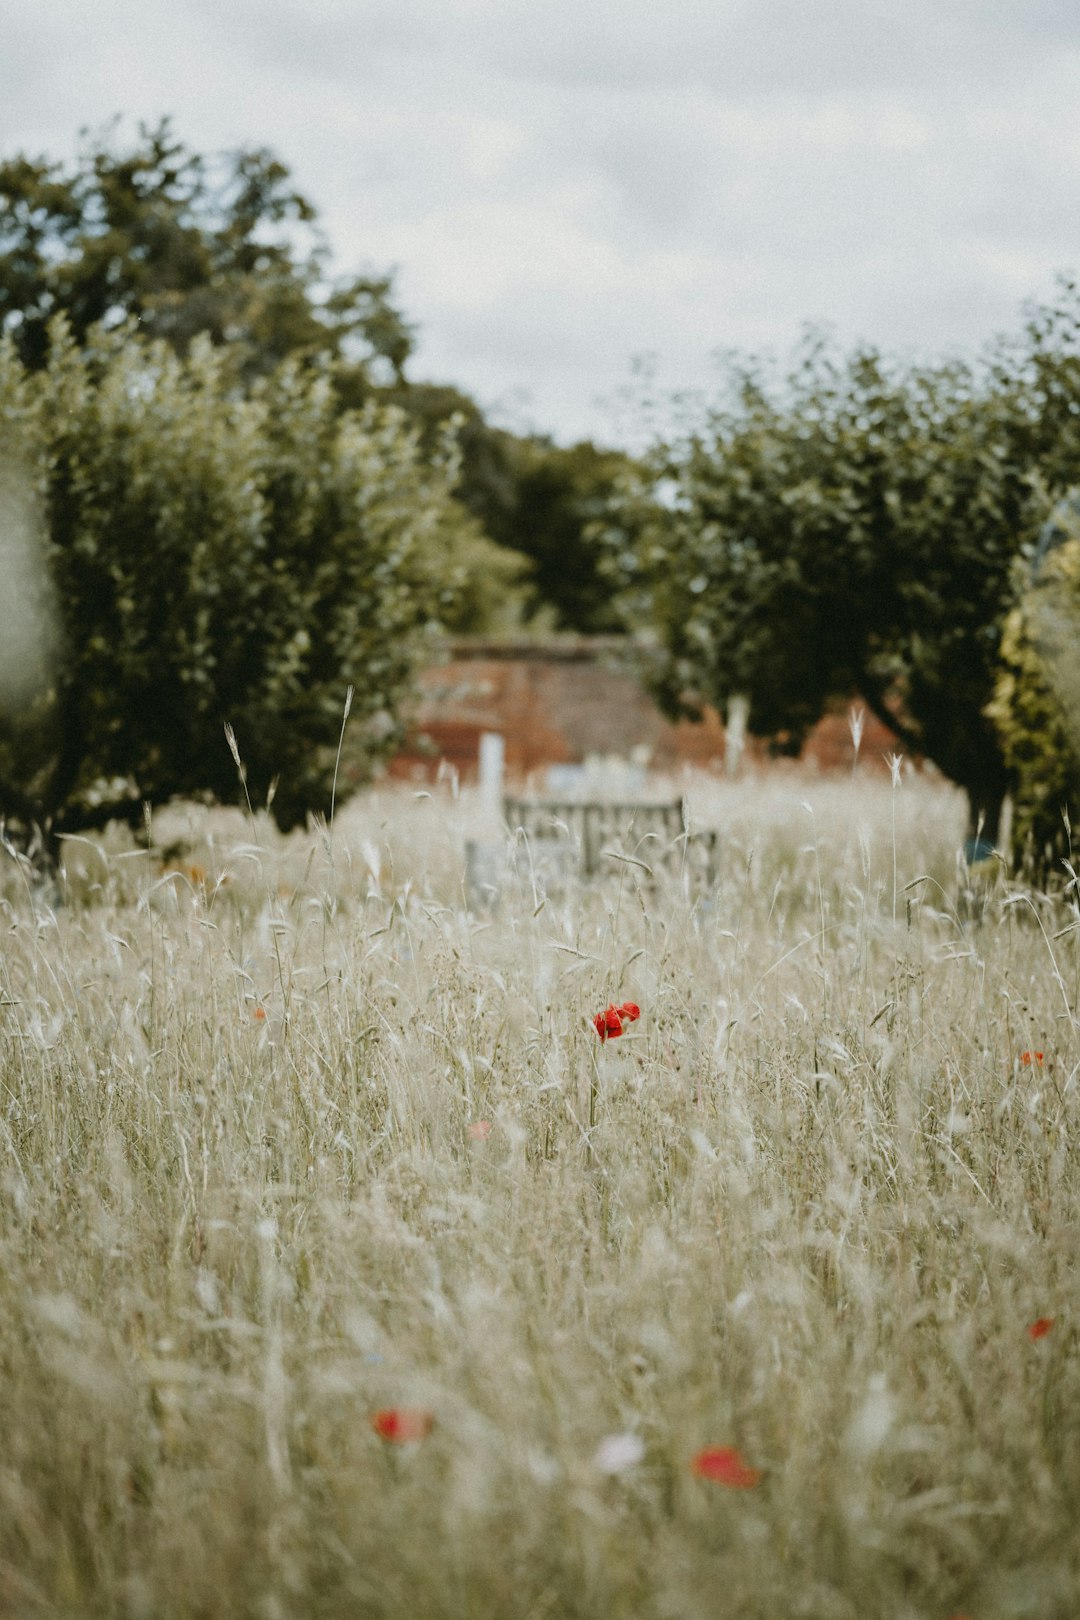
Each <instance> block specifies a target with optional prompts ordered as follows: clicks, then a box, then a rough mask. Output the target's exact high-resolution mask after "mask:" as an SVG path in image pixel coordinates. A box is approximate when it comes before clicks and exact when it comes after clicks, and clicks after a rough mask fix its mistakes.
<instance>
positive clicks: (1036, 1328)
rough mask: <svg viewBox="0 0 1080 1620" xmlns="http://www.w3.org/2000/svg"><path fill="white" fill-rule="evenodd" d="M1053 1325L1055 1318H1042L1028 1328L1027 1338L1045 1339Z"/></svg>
mask: <svg viewBox="0 0 1080 1620" xmlns="http://www.w3.org/2000/svg"><path fill="white" fill-rule="evenodd" d="M1053 1325H1054V1318H1053V1317H1052V1316H1040V1317H1039V1319H1038V1321H1037V1322H1032V1324H1031V1326H1030V1327H1029V1328H1028V1330H1027V1336H1028V1338H1029V1339H1045V1338H1046V1335H1047V1334H1048V1333H1049V1331H1050V1329H1051V1328H1052V1327H1053Z"/></svg>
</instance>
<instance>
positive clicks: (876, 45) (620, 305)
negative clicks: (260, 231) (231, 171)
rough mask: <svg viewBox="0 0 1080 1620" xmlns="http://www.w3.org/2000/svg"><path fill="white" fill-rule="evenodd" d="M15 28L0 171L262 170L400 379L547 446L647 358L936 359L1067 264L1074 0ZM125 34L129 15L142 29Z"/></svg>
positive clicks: (260, 17)
mask: <svg viewBox="0 0 1080 1620" xmlns="http://www.w3.org/2000/svg"><path fill="white" fill-rule="evenodd" d="M33 16H34V22H33V25H32V26H31V25H29V24H28V23H27V22H26V20H25V19H26V12H25V11H22V12H20V13H19V14H18V15H17V16H16V15H11V16H9V17H6V18H5V20H4V21H3V22H0V150H2V151H3V152H4V153H6V154H10V153H11V152H13V151H15V150H18V149H21V148H29V149H31V150H47V151H49V152H51V153H53V154H55V155H58V156H64V157H68V156H70V155H71V153H72V151H73V149H74V145H75V132H76V130H77V128H78V126H79V125H80V124H91V125H100V124H101V123H102V122H103V121H104V120H105V119H107V118H108V117H109V116H110V115H111V114H112V113H114V112H116V111H123V112H124V113H126V114H127V115H128V116H129V118H130V120H131V122H132V123H133V122H134V121H135V120H137V119H139V118H142V119H144V120H148V121H156V120H157V118H159V117H160V116H161V115H162V114H163V113H166V112H172V113H173V114H174V115H175V123H176V128H177V131H178V133H179V134H180V135H181V136H182V137H183V138H184V139H185V140H186V141H187V142H188V143H189V144H191V145H193V146H195V147H198V148H200V149H203V150H207V149H214V148H217V147H221V146H236V145H240V144H265V145H270V146H272V147H273V148H275V149H276V150H277V151H278V152H279V153H280V155H281V156H282V157H283V158H284V159H285V160H286V161H287V162H288V163H289V164H290V166H291V167H292V169H293V171H294V175H295V178H296V181H297V183H298V184H299V185H300V187H301V188H302V189H303V190H304V191H306V192H307V193H308V194H309V195H310V196H311V197H312V199H313V200H314V201H315V203H316V204H317V206H318V207H319V209H320V212H321V213H322V216H323V219H324V223H325V226H326V229H327V233H328V235H329V238H330V240H331V242H332V244H333V246H334V248H335V251H336V258H337V263H338V266H339V268H340V269H342V270H343V271H344V270H354V269H360V268H362V267H371V266H374V267H386V266H391V265H396V266H398V267H399V292H400V296H401V300H402V302H403V304H404V307H405V310H406V313H407V315H408V316H409V318H410V319H412V320H414V321H416V322H417V323H418V324H419V326H420V332H421V335H420V346H419V350H418V354H417V356H416V360H415V362H414V368H413V369H414V372H415V374H417V375H433V376H438V377H439V378H440V379H441V380H452V381H456V382H458V383H459V384H460V385H462V386H463V387H465V388H467V389H471V390H473V391H475V392H476V393H477V395H478V396H479V397H480V398H481V400H482V401H486V402H491V401H495V400H503V401H505V400H511V401H515V402H517V404H516V406H515V408H517V409H520V408H521V406H520V402H521V400H522V398H523V396H527V397H528V399H529V400H530V401H531V404H530V405H529V407H528V408H529V410H530V411H531V413H532V415H533V418H534V420H535V421H536V423H537V425H538V426H540V427H545V428H549V429H552V430H554V431H556V432H558V433H559V434H561V435H563V436H568V435H572V434H577V433H583V432H587V431H592V432H596V433H600V434H603V433H605V432H607V431H608V419H607V418H606V417H605V415H604V414H603V412H602V411H601V410H599V409H598V408H597V407H596V406H595V404H594V401H595V399H596V398H597V396H610V395H612V394H613V393H615V392H617V390H618V389H619V387H620V385H621V384H623V383H624V382H625V381H626V379H627V378H628V375H629V364H630V359H631V357H632V356H633V355H635V354H639V353H642V352H643V351H654V352H655V353H656V355H657V356H658V358H659V360H660V374H661V377H662V379H663V380H664V381H665V382H666V383H668V384H669V385H670V386H671V387H673V388H676V387H679V386H683V385H686V386H700V385H702V384H705V383H706V382H707V380H708V377H709V375H710V361H709V356H710V354H711V353H712V351H714V350H716V349H718V348H726V347H731V346H742V347H754V348H759V347H761V346H763V345H768V346H774V347H779V348H784V347H786V346H787V345H788V344H789V343H790V342H791V341H792V340H793V339H794V338H795V336H796V335H797V333H798V330H799V328H800V325H801V324H802V323H803V322H805V321H807V320H813V321H818V322H828V323H831V324H832V325H834V326H835V327H836V329H837V331H838V334H839V335H840V336H841V338H842V339H844V340H849V339H854V338H856V337H859V338H864V339H867V340H870V341H875V342H878V343H879V344H881V345H883V346H885V347H904V348H908V349H914V350H921V351H922V352H927V353H932V352H937V351H939V350H940V349H941V348H943V347H968V348H971V347H973V346H975V345H977V344H978V343H980V342H981V341H982V340H984V339H985V338H987V337H989V336H990V335H991V334H992V333H993V332H994V331H995V330H998V329H1000V328H1002V327H1003V326H1009V325H1015V323H1016V321H1017V319H1018V306H1019V303H1020V301H1021V300H1022V299H1023V298H1024V297H1026V296H1029V295H1043V296H1047V295H1049V293H1050V292H1051V289H1052V278H1053V275H1054V272H1055V271H1056V270H1058V269H1065V268H1069V267H1070V266H1072V265H1075V264H1076V261H1077V259H1078V258H1080V254H1078V252H1077V248H1076V245H1075V231H1074V223H1073V222H1074V220H1075V218H1076V214H1077V204H1078V200H1080V198H1078V193H1080V120H1078V119H1077V116H1076V109H1077V107H1080V8H1078V7H1076V5H1075V3H1074V0H951V3H950V4H949V5H944V6H943V5H941V4H940V0H911V3H909V4H908V5H906V6H903V7H899V6H896V5H894V4H893V3H892V0H888V3H886V0H816V3H815V4H814V5H813V6H808V5H806V4H805V3H802V0H671V3H670V4H669V5H668V6H666V7H657V6H656V5H655V4H653V3H652V0H592V3H591V4H590V5H589V6H587V7H583V6H581V5H580V3H579V0H573V3H571V0H548V3H547V4H545V5H540V4H538V3H536V0H455V4H454V5H452V6H450V5H447V4H445V3H444V0H305V3H304V4H302V5H301V4H300V3H299V0H231V3H230V4H229V5H228V6H220V5H219V4H217V0H170V3H168V4H166V3H165V0H142V3H141V4H140V5H139V7H138V8H137V11H136V8H134V7H133V6H132V5H131V4H130V0H95V5H94V6H93V7H92V8H89V7H86V6H85V5H84V4H83V3H82V0H57V3H49V0H46V3H44V4H42V5H40V6H38V7H35V8H34V13H33ZM136 18H137V21H135V20H133V19H136Z"/></svg>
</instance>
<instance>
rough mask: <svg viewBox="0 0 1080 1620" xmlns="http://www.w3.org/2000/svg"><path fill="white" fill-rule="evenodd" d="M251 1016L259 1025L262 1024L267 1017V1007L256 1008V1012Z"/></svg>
mask: <svg viewBox="0 0 1080 1620" xmlns="http://www.w3.org/2000/svg"><path fill="white" fill-rule="evenodd" d="M251 1016H252V1018H254V1019H255V1020H256V1021H257V1022H258V1023H260V1024H261V1023H262V1022H263V1020H264V1019H265V1017H266V1008H265V1007H256V1008H255V1011H254V1012H253V1013H252V1015H251Z"/></svg>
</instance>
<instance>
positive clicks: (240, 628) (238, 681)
mask: <svg viewBox="0 0 1080 1620" xmlns="http://www.w3.org/2000/svg"><path fill="white" fill-rule="evenodd" d="M47 352H48V357H47V361H46V363H45V365H44V367H42V368H41V369H38V370H31V369H30V368H28V367H27V366H26V364H25V363H24V362H23V360H22V359H21V358H20V356H19V353H18V350H17V345H16V342H15V340H14V338H13V337H12V336H10V335H9V336H8V337H7V338H6V339H5V340H4V341H3V343H2V344H0V427H2V441H0V442H2V443H3V445H4V447H5V453H4V456H3V458H2V459H3V461H4V475H3V478H0V486H2V488H0V495H4V492H5V491H6V496H5V498H6V499H7V501H8V504H9V507H11V504H12V502H17V503H18V504H19V509H20V511H21V513H22V526H23V530H24V531H25V532H26V535H27V540H26V544H27V545H31V544H32V543H36V545H37V546H38V550H39V554H40V558H41V562H42V570H41V571H40V572H41V579H40V580H38V579H37V577H36V576H35V575H34V573H33V570H30V571H29V573H28V571H27V570H26V569H25V568H24V570H23V573H24V575H26V577H27V578H28V579H30V580H31V583H32V584H33V589H34V590H35V591H37V593H38V595H37V598H36V599H35V600H33V601H32V600H30V597H29V596H28V597H27V598H26V600H25V601H24V602H23V604H22V607H23V609H24V610H25V614H26V615H29V616H30V617H33V616H34V614H36V615H37V617H38V619H39V620H40V622H41V624H42V625H45V624H46V622H47V619H48V611H49V607H50V603H51V607H52V612H53V616H54V620H55V622H54V624H53V628H52V630H51V632H50V633H49V635H48V637H47V638H46V639H47V641H48V647H49V652H48V657H46V658H43V659H42V660H41V666H40V670H39V673H38V676H37V678H36V681H35V682H34V683H31V684H32V685H33V689H32V690H28V689H27V682H26V681H25V680H24V681H22V682H18V681H12V680H8V681H6V682H0V814H6V815H7V816H8V817H15V818H17V819H20V820H22V821H23V822H24V823H29V822H31V821H34V822H39V823H42V824H44V825H48V826H50V827H51V828H52V829H53V831H54V832H56V831H61V830H63V829H65V828H71V827H74V826H78V825H85V824H86V823H87V821H88V820H91V821H97V822H101V821H103V820H105V819H106V818H108V817H111V816H114V815H117V814H121V815H128V816H137V815H138V814H139V805H140V803H141V802H142V801H143V800H150V801H153V802H160V801H164V800H167V799H169V798H171V797H173V796H175V795H187V796H195V795H202V794H210V795H214V796H216V797H229V796H231V795H233V794H234V793H235V791H236V779H235V767H234V765H233V761H232V759H231V758H230V755H229V752H228V750H227V749H226V747H225V743H224V738H223V727H224V725H225V724H226V723H228V724H230V725H231V726H232V727H233V728H234V730H235V733H236V736H237V738H238V739H239V742H240V747H241V750H242V753H243V757H244V762H245V765H246V769H247V779H248V786H249V789H250V791H251V794H252V797H253V798H257V799H259V800H263V801H266V800H267V799H269V798H270V797H271V795H272V808H273V813H274V815H275V816H276V818H277V820H278V821H279V823H280V824H281V825H286V826H287V825H290V824H292V823H294V822H297V821H299V820H301V819H302V818H303V817H304V815H305V814H306V813H307V812H310V811H324V810H325V809H327V808H328V806H329V803H330V793H331V775H332V766H333V754H334V748H333V745H334V744H335V742H336V740H337V736H338V730H339V727H340V725H341V720H342V707H343V703H344V699H345V692H346V689H347V687H348V686H350V685H352V686H353V688H354V696H353V703H352V717H351V720H350V726H351V727H353V728H355V731H354V738H356V740H357V741H360V742H362V744H363V746H364V748H365V749H366V752H367V757H368V758H369V760H370V761H372V762H374V761H375V760H376V759H378V758H379V757H381V756H382V754H384V753H385V752H386V750H387V749H388V747H390V746H391V745H392V743H393V741H394V739H395V736H396V734H397V725H396V718H395V717H396V715H397V712H398V707H399V704H400V700H401V697H402V694H403V692H404V690H405V689H406V686H407V684H408V682H409V680H410V676H411V674H412V670H413V666H414V663H415V658H416V654H417V650H418V638H420V637H421V636H422V635H423V633H424V630H425V627H426V626H428V625H429V624H430V623H431V622H432V621H433V619H434V618H435V617H436V615H437V614H438V612H439V611H440V605H441V603H444V602H445V599H446V598H447V597H448V595H452V593H453V589H454V580H455V566H456V564H455V555H456V551H457V548H458V546H459V545H460V544H461V543H462V542H463V541H464V542H468V541H471V540H474V539H475V533H474V528H475V526H474V525H472V524H471V520H469V519H468V517H467V516H466V514H465V513H464V512H463V511H462V509H461V507H460V506H459V505H458V504H457V503H456V502H455V501H454V500H453V498H452V493H451V492H452V488H453V484H454V480H455V477H456V466H455V454H454V450H453V447H452V444H451V443H450V442H446V443H444V444H443V446H442V447H441V449H440V450H439V451H438V452H437V453H430V452H429V451H426V450H425V451H422V450H421V448H420V446H419V443H418V434H417V431H416V430H415V429H414V428H412V427H410V425H409V423H408V421H407V419H406V418H405V417H404V416H403V414H402V413H401V412H400V411H398V410H395V409H392V408H381V407H379V406H377V405H375V404H369V405H368V406H366V407H364V409H363V410H361V411H359V412H345V413H342V412H341V409H340V407H339V404H338V400H337V397H336V393H335V389H334V386H333V377H332V371H331V366H330V363H329V362H326V363H324V364H322V365H313V364H311V363H308V364H304V365H301V364H300V363H299V362H298V361H295V360H294V361H289V362H287V363H286V364H284V365H283V366H281V367H279V368H278V369H277V370H276V371H274V372H272V373H271V374H270V375H268V376H266V377H265V378H262V379H260V380H259V381H257V382H256V383H255V384H254V386H253V387H252V388H251V389H250V390H249V391H248V392H247V393H246V394H244V393H242V392H240V391H238V389H237V388H236V386H235V377H234V371H233V368H232V367H231V366H230V363H229V355H228V352H227V351H226V350H224V349H216V348H215V347H214V346H213V345H212V344H211V343H210V341H209V339H208V338H206V337H205V336H204V337H200V338H197V339H196V340H195V341H194V342H193V343H192V345H191V346H190V348H189V350H188V352H187V353H186V355H183V356H180V355H178V354H176V353H175V351H174V350H173V349H171V348H170V347H169V346H168V345H167V344H165V343H164V342H163V341H157V342H152V343H148V342H147V341H146V340H145V339H143V338H141V337H140V336H138V335H136V334H135V333H134V332H133V331H132V330H131V328H130V327H123V328H119V329H116V330H111V331H109V330H104V329H102V328H100V327H98V328H91V330H90V332H89V333H88V334H87V336H86V342H85V343H84V344H83V345H82V346H81V347H80V346H79V345H78V344H77V343H76V341H75V336H74V333H73V332H72V330H71V328H70V326H69V325H68V324H67V322H66V321H65V320H64V319H60V320H58V321H56V322H54V323H53V325H52V326H51V328H50V331H49V334H48V351H47ZM35 522H36V524H37V526H38V531H39V532H38V534H37V536H36V539H35V537H34V536H33V535H32V534H31V533H30V531H31V530H32V528H33V526H34V523H35ZM24 549H25V548H24ZM46 598H47V599H46ZM5 694H6V696H5ZM356 734H359V735H358V737H357V735H356ZM275 784H276V787H275ZM272 790H273V791H272Z"/></svg>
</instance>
